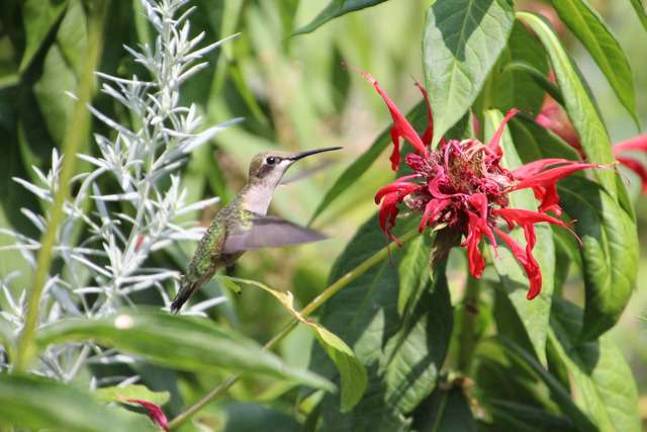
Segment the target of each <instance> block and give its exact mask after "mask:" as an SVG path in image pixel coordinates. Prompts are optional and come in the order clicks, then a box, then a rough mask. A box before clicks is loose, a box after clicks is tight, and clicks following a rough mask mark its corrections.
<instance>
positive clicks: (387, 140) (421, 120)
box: [310, 102, 427, 223]
mask: <svg viewBox="0 0 647 432" xmlns="http://www.w3.org/2000/svg"><path fill="white" fill-rule="evenodd" d="M407 119H409V122H411V124H412V125H413V126H414V127H415V128H416V129H417V130H418V131H420V130H422V129H423V128H424V127H425V124H426V122H427V112H426V108H425V105H424V103H422V102H421V103H419V104H418V105H416V106H415V107H414V108H413V109H412V110H411V111H410V112H409V113H408V114H407ZM390 129H391V126H389V127H388V128H387V129H386V130H384V131H383V132H382V133H381V134H380V136H379V137H377V139H376V140H375V141H374V142H373V144H371V146H370V147H369V148H368V149H367V150H366V151H365V152H364V153H362V154H361V155H360V156H359V157H358V158H357V159H355V160H354V161H353V163H351V164H350V165H349V166H348V168H346V169H345V170H344V172H343V173H342V174H341V175H340V176H339V178H338V179H337V180H336V181H335V183H334V184H333V185H332V187H331V188H330V189H328V191H327V192H326V195H324V197H323V199H322V200H321V202H320V203H319V205H318V206H317V209H316V210H315V212H314V213H313V215H312V217H311V218H310V223H312V222H313V221H314V220H315V219H316V218H317V217H318V216H319V215H320V214H321V213H322V212H323V211H324V210H325V209H326V208H327V207H328V206H329V205H330V204H331V203H332V202H334V201H335V200H337V198H339V197H340V196H341V194H342V193H343V192H344V191H345V190H346V189H347V188H349V187H350V186H352V185H353V184H354V183H355V182H357V181H358V180H359V178H360V177H361V176H362V175H363V174H364V173H365V172H366V171H367V170H368V169H369V168H370V167H371V165H373V162H375V160H376V159H377V158H378V157H379V156H380V155H381V154H382V152H383V151H384V149H386V148H387V147H388V146H389V144H391V135H390V133H389V131H390Z"/></svg>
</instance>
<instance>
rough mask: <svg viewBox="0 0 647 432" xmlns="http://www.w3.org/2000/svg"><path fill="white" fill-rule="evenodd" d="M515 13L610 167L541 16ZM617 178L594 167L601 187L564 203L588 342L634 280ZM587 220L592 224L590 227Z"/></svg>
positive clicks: (621, 304)
mask: <svg viewBox="0 0 647 432" xmlns="http://www.w3.org/2000/svg"><path fill="white" fill-rule="evenodd" d="M518 15H519V17H520V18H521V19H522V20H523V21H524V22H526V23H527V24H528V25H529V26H530V27H531V28H533V29H534V30H535V31H536V32H537V35H538V36H539V38H540V39H541V41H542V43H543V44H544V46H545V47H546V50H547V51H548V54H549V56H550V58H551V63H552V65H553V68H554V70H555V75H556V76H557V81H558V83H559V84H560V87H561V89H562V93H563V95H564V102H565V106H566V110H567V112H568V114H569V117H570V118H571V120H572V122H573V125H574V126H575V128H576V129H577V131H578V133H579V136H580V139H581V142H582V147H583V148H584V150H585V151H586V154H587V155H588V158H589V160H591V161H593V162H599V163H612V162H613V161H614V158H613V155H612V152H611V145H610V143H609V137H608V135H607V132H606V129H605V127H604V124H603V123H602V120H601V118H600V116H599V114H598V110H597V108H596V107H595V105H594V103H593V101H592V100H591V98H590V96H589V93H588V91H587V89H586V87H585V85H584V83H583V82H582V81H581V80H580V78H579V74H578V73H577V71H576V69H575V66H574V65H573V63H572V61H571V60H570V59H569V57H568V55H567V54H566V52H565V51H564V49H563V48H562V46H561V44H560V43H559V40H558V39H557V37H556V36H555V34H554V33H553V32H552V31H551V30H550V28H549V27H548V26H547V25H546V23H544V22H543V21H542V20H541V19H540V18H538V17H536V16H534V15H530V14H527V13H519V14H518ZM617 175H618V174H617V173H615V172H614V171H613V170H612V169H610V168H607V169H597V170H595V172H594V176H595V177H596V179H597V180H598V181H599V183H600V186H601V187H598V186H596V185H595V184H593V183H590V187H585V188H578V190H577V191H576V192H574V193H573V194H569V195H570V196H569V197H565V201H564V207H565V208H566V209H567V212H568V213H569V214H570V215H571V216H572V217H574V218H576V219H578V220H580V223H578V224H577V225H576V230H577V231H578V233H580V237H581V238H582V241H583V247H582V262H583V265H584V276H585V281H586V287H587V290H586V294H587V295H586V299H587V302H586V318H585V321H584V326H583V327H582V332H583V333H582V336H583V337H585V338H587V339H594V338H596V337H597V336H599V335H601V334H602V333H603V332H605V331H606V330H608V329H609V328H610V327H611V326H613V325H614V324H615V323H616V322H617V320H618V317H619V316H620V314H621V313H622V311H623V310H624V308H625V306H626V305H627V302H628V301H629V297H630V296H631V292H632V290H633V285H634V282H635V276H636V265H637V260H638V242H637V241H636V226H635V222H634V221H633V211H632V210H631V209H629V208H627V207H626V190H625V187H624V184H623V183H622V182H621V181H619V180H618V179H617V178H616V177H617ZM569 181H570V180H569ZM580 184H581V183H580ZM575 187H577V186H575ZM569 200H578V201H579V202H578V203H577V204H576V203H573V202H572V201H569ZM587 207H588V208H587ZM591 219H594V220H595V219H597V220H596V221H595V223H594V220H591Z"/></svg>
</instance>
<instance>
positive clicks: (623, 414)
mask: <svg viewBox="0 0 647 432" xmlns="http://www.w3.org/2000/svg"><path fill="white" fill-rule="evenodd" d="M581 325H582V311H581V309H579V308H578V307H577V306H575V305H574V304H572V303H569V302H567V301H566V300H562V299H560V300H558V301H556V302H555V307H554V311H553V314H552V316H551V329H552V332H551V336H550V337H551V341H554V343H555V346H556V348H557V353H558V355H559V356H560V358H561V359H562V360H563V361H564V362H565V363H566V365H567V367H568V370H569V372H570V375H571V376H572V379H573V383H574V385H575V388H576V391H575V394H576V395H577V397H576V403H577V404H578V406H580V408H582V410H583V411H584V412H586V413H587V414H588V416H589V418H591V419H592V420H593V421H594V422H595V424H596V426H597V427H598V428H599V430H603V431H617V432H620V431H622V432H638V431H640V430H641V425H640V416H639V414H638V391H637V389H636V384H635V381H634V378H633V375H632V373H631V369H630V368H629V365H628V364H627V362H626V361H625V359H624V357H623V355H622V352H621V351H620V350H619V349H618V348H617V347H616V346H615V344H614V343H613V341H612V340H611V338H609V336H603V337H601V338H600V339H599V340H597V341H591V342H584V343H582V342H580V341H579V335H580V333H581V328H580V327H581Z"/></svg>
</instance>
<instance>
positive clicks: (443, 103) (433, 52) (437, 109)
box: [422, 0, 514, 143]
mask: <svg viewBox="0 0 647 432" xmlns="http://www.w3.org/2000/svg"><path fill="white" fill-rule="evenodd" d="M513 23H514V13H513V9H512V6H511V5H510V3H509V2H508V0H494V1H492V0H457V1H436V2H434V3H433V4H432V5H431V7H430V8H429V10H428V11H427V25H426V27H425V33H424V35H423V41H422V43H423V65H424V68H425V80H426V87H427V89H428V90H429V97H430V99H431V107H432V109H433V112H434V138H433V143H438V141H439V140H440V138H441V137H442V136H444V135H445V132H447V130H448V129H449V128H450V127H451V126H452V125H454V124H455V123H456V122H457V121H458V120H459V119H460V118H461V117H463V115H464V114H465V112H467V111H468V110H469V108H470V106H471V105H472V103H473V102H474V100H475V99H476V97H477V96H478V95H479V93H480V91H481V88H482V87H483V84H484V83H485V79H486V78H487V76H488V74H489V72H490V70H491V69H492V67H493V66H494V64H495V62H496V60H497V59H498V58H499V56H500V55H501V53H502V52H503V50H504V49H505V47H506V42H507V40H508V36H509V35H510V32H511V31H512V25H513Z"/></svg>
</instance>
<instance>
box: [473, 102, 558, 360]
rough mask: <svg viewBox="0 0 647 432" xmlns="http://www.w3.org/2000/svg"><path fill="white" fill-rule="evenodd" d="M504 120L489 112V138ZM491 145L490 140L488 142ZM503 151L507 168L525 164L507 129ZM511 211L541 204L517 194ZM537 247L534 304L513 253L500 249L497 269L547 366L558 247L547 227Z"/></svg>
mask: <svg viewBox="0 0 647 432" xmlns="http://www.w3.org/2000/svg"><path fill="white" fill-rule="evenodd" d="M502 120H503V115H502V114H501V113H500V112H498V111H487V112H486V113H485V136H486V137H489V136H491V135H493V134H494V131H495V130H496V128H497V127H498V126H499V124H500V123H501V121H502ZM486 141H487V139H486ZM501 147H502V148H503V164H504V165H505V166H506V167H507V168H509V169H514V168H517V167H519V166H520V165H521V164H522V162H521V159H520V158H519V155H518V154H517V151H516V149H515V147H514V143H513V142H512V138H511V137H510V133H509V132H508V130H507V128H506V132H505V133H504V134H503V136H502V137H501ZM510 207H513V208H523V209H527V210H536V209H537V200H536V199H535V198H534V197H533V195H532V192H531V191H529V190H525V191H517V192H515V193H512V194H511V195H510ZM536 233H537V244H536V246H535V249H534V251H533V253H534V256H535V258H536V260H537V262H538V263H539V266H540V268H541V275H542V286H541V294H540V295H539V296H537V297H536V298H534V299H533V300H528V299H527V298H526V294H527V292H528V277H527V275H526V274H525V273H524V271H523V269H522V268H521V266H520V265H519V263H518V262H517V261H516V260H515V258H514V256H513V255H512V253H511V252H510V251H509V250H508V249H507V248H505V247H500V248H498V255H499V256H498V257H494V258H493V260H494V267H495V269H496V271H497V273H498V274H499V278H500V280H501V284H502V285H503V286H504V288H505V290H506V292H507V293H508V296H509V298H510V301H511V302H512V304H513V305H514V308H515V310H516V312H517V314H518V316H519V318H520V319H521V322H522V323H523V326H524V328H525V329H526V332H527V333H528V336H529V338H530V341H531V343H532V345H533V348H534V350H535V354H536V355H537V358H538V359H539V360H540V361H541V362H542V363H543V364H545V363H546V337H547V333H548V318H549V316H550V305H551V298H552V294H553V289H554V287H555V282H554V274H555V247H554V244H553V233H552V230H551V228H550V226H548V224H546V223H542V224H538V225H536ZM512 236H513V237H516V238H517V239H521V238H522V237H523V234H522V232H521V231H520V230H517V232H513V233H512Z"/></svg>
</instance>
